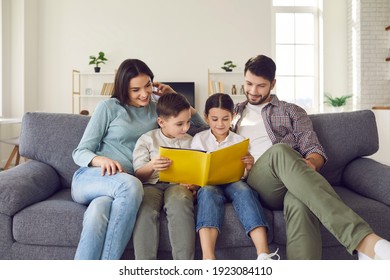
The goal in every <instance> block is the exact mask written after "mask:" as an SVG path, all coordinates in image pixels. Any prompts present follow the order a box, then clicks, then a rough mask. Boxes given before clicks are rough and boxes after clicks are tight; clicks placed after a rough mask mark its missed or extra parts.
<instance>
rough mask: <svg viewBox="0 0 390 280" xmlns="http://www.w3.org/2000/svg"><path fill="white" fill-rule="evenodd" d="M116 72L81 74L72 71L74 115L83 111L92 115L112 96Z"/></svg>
mask: <svg viewBox="0 0 390 280" xmlns="http://www.w3.org/2000/svg"><path fill="white" fill-rule="evenodd" d="M115 73H116V72H115V71H114V72H99V73H96V72H89V71H87V72H81V71H78V70H73V71H72V113H73V114H78V113H79V112H81V111H82V110H87V111H88V112H90V113H92V112H93V111H94V110H95V107H96V105H97V104H98V103H99V102H100V101H101V100H102V99H106V98H110V97H111V95H107V94H102V93H109V92H112V90H113V83H114V79H115Z"/></svg>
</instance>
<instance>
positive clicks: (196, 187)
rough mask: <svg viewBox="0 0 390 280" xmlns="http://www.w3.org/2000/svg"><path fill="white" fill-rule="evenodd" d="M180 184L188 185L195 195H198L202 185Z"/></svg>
mask: <svg viewBox="0 0 390 280" xmlns="http://www.w3.org/2000/svg"><path fill="white" fill-rule="evenodd" d="M180 185H182V186H185V187H187V190H190V191H191V192H192V195H193V197H196V192H197V191H198V190H199V188H200V186H197V185H190V184H180Z"/></svg>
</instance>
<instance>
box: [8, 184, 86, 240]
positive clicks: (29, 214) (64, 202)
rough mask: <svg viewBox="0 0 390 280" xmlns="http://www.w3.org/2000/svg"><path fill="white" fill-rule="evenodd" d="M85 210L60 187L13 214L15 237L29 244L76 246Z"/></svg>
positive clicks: (67, 190) (68, 191) (68, 192)
mask: <svg viewBox="0 0 390 280" xmlns="http://www.w3.org/2000/svg"><path fill="white" fill-rule="evenodd" d="M85 210H86V207H85V206H84V205H81V204H78V203H75V202H73V200H72V198H71V195H70V189H63V190H61V191H59V192H57V193H56V194H54V195H53V196H52V197H50V198H49V199H47V200H45V201H43V202H39V203H36V204H33V205H31V206H29V207H26V208H25V209H23V210H22V211H20V212H18V213H17V214H15V216H14V222H13V235H14V239H15V240H16V242H19V243H23V244H30V245H47V246H72V247H73V246H77V244H78V242H79V239H80V233H81V230H82V223H83V215H84V212H85Z"/></svg>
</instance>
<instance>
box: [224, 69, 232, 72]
mask: <svg viewBox="0 0 390 280" xmlns="http://www.w3.org/2000/svg"><path fill="white" fill-rule="evenodd" d="M225 71H226V72H232V71H233V69H226V70H225Z"/></svg>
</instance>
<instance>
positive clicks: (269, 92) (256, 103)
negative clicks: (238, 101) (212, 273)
mask: <svg viewBox="0 0 390 280" xmlns="http://www.w3.org/2000/svg"><path fill="white" fill-rule="evenodd" d="M270 94H271V90H270V91H268V93H267V94H266V95H265V96H261V98H260V100H259V101H251V100H250V98H249V97H248V93H246V99H247V100H248V103H249V104H251V105H260V104H262V103H264V101H266V100H267V99H268V97H269V95H270Z"/></svg>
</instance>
